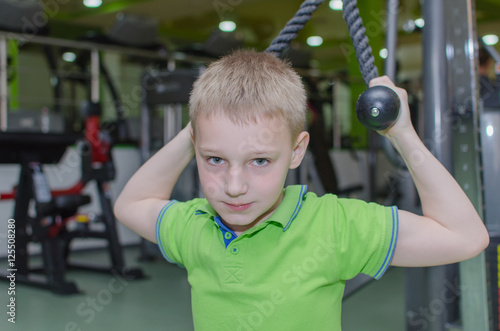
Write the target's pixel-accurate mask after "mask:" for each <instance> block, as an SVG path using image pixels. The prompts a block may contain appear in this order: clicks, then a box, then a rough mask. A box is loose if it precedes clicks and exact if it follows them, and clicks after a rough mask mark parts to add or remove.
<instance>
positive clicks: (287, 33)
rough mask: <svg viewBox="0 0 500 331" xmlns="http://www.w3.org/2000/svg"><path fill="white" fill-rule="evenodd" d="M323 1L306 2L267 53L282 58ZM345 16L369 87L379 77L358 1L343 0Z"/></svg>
mask: <svg viewBox="0 0 500 331" xmlns="http://www.w3.org/2000/svg"><path fill="white" fill-rule="evenodd" d="M323 1H324V0H305V1H304V2H303V3H302V4H301V5H300V8H299V10H298V11H297V12H296V13H295V15H294V16H293V17H292V19H291V20H290V21H288V22H287V23H286V25H285V27H284V28H283V30H281V31H280V33H279V34H278V36H277V37H276V38H274V40H273V41H272V42H271V45H269V47H268V48H267V49H266V52H267V53H273V54H274V55H275V56H277V57H280V56H281V55H282V53H283V51H284V50H285V49H286V48H287V47H289V45H290V42H291V41H292V40H294V39H295V38H296V37H297V34H298V33H299V31H300V30H302V28H304V25H305V24H306V23H307V22H308V21H309V20H310V19H311V16H312V14H313V13H314V11H315V10H316V9H317V8H318V6H319V5H320V4H321V3H323ZM343 16H344V20H345V21H346V23H347V27H348V29H349V34H350V36H351V40H352V44H353V46H354V51H355V52H356V58H357V60H358V64H359V69H360V71H361V74H362V75H363V80H364V81H365V84H366V86H368V85H369V83H370V80H372V79H373V78H375V77H378V70H377V67H376V66H375V58H374V57H373V55H372V48H371V47H370V44H369V43H368V37H367V36H366V29H365V27H364V26H363V20H362V19H361V17H360V16H359V10H358V8H357V1H356V0H343Z"/></svg>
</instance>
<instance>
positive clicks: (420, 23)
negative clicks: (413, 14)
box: [415, 18, 425, 29]
mask: <svg viewBox="0 0 500 331" xmlns="http://www.w3.org/2000/svg"><path fill="white" fill-rule="evenodd" d="M415 25H416V26H417V27H419V28H421V29H422V28H423V27H424V25H425V21H424V19H423V18H417V19H416V20H415Z"/></svg>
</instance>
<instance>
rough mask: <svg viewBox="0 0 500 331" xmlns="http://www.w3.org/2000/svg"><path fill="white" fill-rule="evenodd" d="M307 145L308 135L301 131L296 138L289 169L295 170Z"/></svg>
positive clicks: (304, 153)
mask: <svg viewBox="0 0 500 331" xmlns="http://www.w3.org/2000/svg"><path fill="white" fill-rule="evenodd" d="M308 145H309V133H308V132H306V131H302V132H301V133H299V135H298V136H297V140H296V142H295V148H294V149H293V154H292V161H291V162H290V169H295V168H297V167H298V166H299V165H300V163H301V162H302V159H303V158H304V155H306V151H307V146H308Z"/></svg>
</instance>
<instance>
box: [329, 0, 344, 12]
mask: <svg viewBox="0 0 500 331" xmlns="http://www.w3.org/2000/svg"><path fill="white" fill-rule="evenodd" d="M330 8H331V9H332V10H342V0H331V1H330Z"/></svg>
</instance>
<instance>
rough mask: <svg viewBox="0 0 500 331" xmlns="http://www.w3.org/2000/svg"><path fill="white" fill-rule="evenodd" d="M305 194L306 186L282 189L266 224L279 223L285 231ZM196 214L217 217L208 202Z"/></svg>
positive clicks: (295, 214) (300, 205) (298, 209)
mask: <svg viewBox="0 0 500 331" xmlns="http://www.w3.org/2000/svg"><path fill="white" fill-rule="evenodd" d="M306 192H307V185H291V186H287V187H286V188H285V189H283V193H284V196H283V200H282V201H281V203H280V205H279V206H278V208H277V209H276V210H275V211H274V213H273V214H272V215H271V216H270V217H269V218H268V219H267V220H266V222H276V223H279V224H281V225H282V226H283V231H286V230H287V229H288V228H289V227H290V224H291V223H292V221H293V220H294V219H295V217H296V216H297V214H298V213H299V211H300V208H301V207H302V201H303V198H304V195H305V194H306ZM196 213H206V214H209V215H211V216H213V217H215V216H218V214H217V212H216V211H215V209H214V208H213V207H212V206H211V205H210V204H209V203H208V202H207V203H206V204H204V205H202V206H200V207H199V208H198V210H197V211H196Z"/></svg>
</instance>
